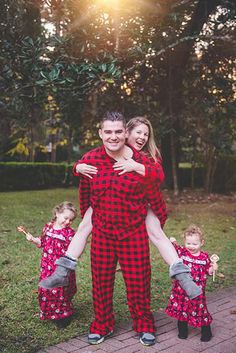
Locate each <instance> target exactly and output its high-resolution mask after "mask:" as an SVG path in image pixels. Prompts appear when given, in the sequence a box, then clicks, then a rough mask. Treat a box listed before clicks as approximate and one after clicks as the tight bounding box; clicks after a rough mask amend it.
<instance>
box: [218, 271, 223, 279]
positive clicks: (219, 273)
mask: <svg viewBox="0 0 236 353" xmlns="http://www.w3.org/2000/svg"><path fill="white" fill-rule="evenodd" d="M217 277H219V278H225V275H224V274H223V273H221V272H217Z"/></svg>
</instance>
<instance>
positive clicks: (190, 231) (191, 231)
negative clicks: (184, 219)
mask: <svg viewBox="0 0 236 353" xmlns="http://www.w3.org/2000/svg"><path fill="white" fill-rule="evenodd" d="M192 235H197V236H198V237H199V239H200V240H201V241H202V240H203V239H204V233H203V231H202V230H201V228H199V227H198V226H196V224H191V225H190V226H189V227H188V228H187V229H186V230H185V231H184V233H183V238H184V239H185V238H186V237H189V236H192Z"/></svg>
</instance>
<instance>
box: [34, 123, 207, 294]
mask: <svg viewBox="0 0 236 353" xmlns="http://www.w3.org/2000/svg"><path fill="white" fill-rule="evenodd" d="M127 143H128V144H129V145H130V146H132V147H133V148H135V149H136V150H138V151H140V152H141V153H145V154H146V155H147V156H148V157H149V160H150V165H149V166H144V165H143V164H140V163H138V162H136V161H134V160H133V159H132V158H129V159H124V160H122V161H119V162H116V163H114V170H116V171H119V174H123V173H127V172H131V171H135V172H137V173H139V174H141V175H143V176H144V175H145V174H146V173H151V176H152V178H153V180H155V182H156V183H158V186H160V184H161V183H162V182H163V180H164V173H163V169H162V165H161V155H160V152H159V150H158V148H157V146H156V144H155V140H154V134H153V128H152V125H151V123H150V121H149V120H148V119H146V118H144V117H135V118H132V119H131V120H130V121H129V122H128V124H127ZM73 170H74V174H75V175H77V176H78V175H79V174H83V175H85V176H87V177H89V178H92V177H93V175H95V174H96V173H97V168H96V167H94V166H92V165H88V164H84V163H79V162H77V163H75V165H74V168H73ZM160 202H161V203H162V204H163V202H164V200H163V198H162V194H161V193H160ZM91 216H92V208H91V207H90V208H89V209H88V210H87V211H86V213H85V215H84V218H83V220H82V222H81V223H80V225H79V227H78V230H77V232H76V234H75V236H74V238H73V240H72V242H71V243H70V246H69V247H68V250H67V252H66V256H65V257H62V258H61V259H59V260H58V261H57V264H58V267H57V270H56V271H55V272H54V274H53V275H52V276H51V277H50V279H47V280H44V281H41V282H40V286H42V287H44V288H49V289H50V288H53V287H58V286H66V285H67V284H68V272H69V271H70V270H72V269H75V267H76V262H77V259H78V258H79V257H80V256H81V254H82V252H83V250H84V248H85V245H86V242H87V238H88V236H89V234H90V233H91V231H92V222H91ZM163 225H164V221H162V224H161V223H160V221H159V219H158V218H157V217H156V216H155V214H154V213H153V211H152V210H151V208H150V207H149V209H148V213H147V217H146V228H147V233H148V236H149V238H150V240H151V241H152V243H153V244H154V245H155V246H156V247H157V249H158V250H159V252H160V254H161V256H162V257H163V259H164V260H165V262H166V263H167V264H168V265H169V266H170V270H169V274H170V277H172V278H176V279H177V280H178V281H179V284H180V285H181V287H182V288H183V289H184V290H185V291H186V293H187V295H188V296H189V298H190V299H192V298H195V297H197V296H198V295H200V294H201V289H200V288H199V287H198V286H197V285H196V284H195V283H194V282H193V281H192V278H191V276H190V274H189V272H190V270H189V268H188V267H187V266H185V265H183V262H182V260H181V259H180V258H179V257H178V254H177V252H176V250H175V248H174V246H173V245H172V243H171V242H170V240H169V239H168V238H167V236H166V235H165V233H164V232H163V230H162V226H163Z"/></svg>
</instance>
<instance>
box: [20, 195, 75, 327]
mask: <svg viewBox="0 0 236 353" xmlns="http://www.w3.org/2000/svg"><path fill="white" fill-rule="evenodd" d="M76 216H77V210H76V208H75V207H74V206H73V204H72V203H70V202H63V203H61V204H59V205H58V206H56V207H55V208H54V209H53V217H52V219H51V221H50V222H49V223H47V224H46V225H45V226H44V228H43V231H42V234H41V236H40V237H33V235H32V234H30V233H28V232H26V231H25V230H24V227H22V226H20V227H18V230H19V231H21V232H23V233H25V235H26V239H27V240H28V241H29V242H31V243H33V244H35V245H36V246H37V247H38V248H41V249H42V258H41V263H40V277H39V281H40V280H42V279H45V278H47V277H49V276H50V275H51V274H52V273H53V272H54V270H55V268H56V260H58V259H59V258H60V257H61V256H64V255H65V253H66V250H67V248H68V246H69V244H70V242H71V240H72V238H73V236H74V234H75V232H74V230H73V229H72V228H71V227H70V225H71V222H72V221H73V220H74V219H75V217H76ZM75 293H76V279H75V271H71V272H70V275H69V281H68V286H66V287H58V288H53V289H45V288H41V287H38V300H39V307H40V319H41V320H53V322H54V323H55V324H56V325H57V326H58V327H59V328H64V327H66V326H67V325H68V324H69V323H70V321H71V315H72V314H73V312H74V309H73V306H72V302H71V299H72V297H73V296H74V294H75Z"/></svg>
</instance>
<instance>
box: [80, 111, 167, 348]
mask: <svg viewBox="0 0 236 353" xmlns="http://www.w3.org/2000/svg"><path fill="white" fill-rule="evenodd" d="M99 136H100V138H101V139H102V142H103V145H102V146H101V147H98V148H96V149H94V150H92V151H89V152H88V153H86V154H85V155H84V157H83V158H82V160H80V161H79V162H80V163H87V164H90V165H93V166H96V167H97V169H98V172H97V174H96V175H95V176H93V178H92V179H91V178H88V177H85V176H81V178H80V208H81V214H82V216H84V214H85V212H86V211H87V209H88V208H89V207H90V206H91V207H92V209H93V216H92V224H93V231H92V242H91V267H92V283H93V304H94V313H95V319H94V321H93V322H92V323H91V326H90V333H89V335H88V341H89V343H90V344H98V343H101V342H103V341H104V339H105V338H106V337H107V336H109V335H111V334H112V332H113V329H114V324H115V320H114V313H113V305H112V301H113V290H114V281H115V272H116V265H117V261H119V264H120V267H121V271H122V274H123V277H124V281H125V284H126V291H127V302H128V306H129V310H130V313H131V317H132V319H133V329H134V330H135V331H136V332H138V333H139V337H140V341H141V343H142V344H144V345H153V344H154V343H155V327H154V320H153V316H152V314H151V311H150V278H151V270H150V255H149V241H148V235H147V231H146V227H145V218H146V214H147V208H148V204H150V206H151V208H152V210H153V211H154V213H155V214H156V215H157V217H158V218H159V219H160V222H161V224H162V225H163V224H164V222H165V219H166V210H165V207H164V204H161V205H160V203H158V202H157V201H156V200H158V199H159V197H158V193H159V191H158V189H157V186H156V183H154V182H152V181H153V180H151V173H148V172H146V176H142V175H139V174H138V173H136V172H130V173H124V174H122V175H119V171H116V170H114V168H113V165H114V163H115V162H116V161H119V160H122V159H127V158H133V159H134V160H136V161H137V162H139V163H141V164H144V165H145V166H147V171H148V164H149V161H148V159H147V157H146V156H144V155H143V154H140V153H139V152H137V151H136V150H133V149H132V148H131V147H129V146H127V145H125V140H126V127H125V120H124V117H123V115H122V114H120V113H117V112H108V113H106V114H105V116H104V117H103V119H102V122H101V128H100V129H99ZM148 175H149V177H148ZM150 183H151V187H150ZM148 185H149V186H148Z"/></svg>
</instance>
